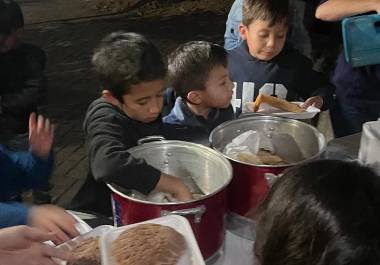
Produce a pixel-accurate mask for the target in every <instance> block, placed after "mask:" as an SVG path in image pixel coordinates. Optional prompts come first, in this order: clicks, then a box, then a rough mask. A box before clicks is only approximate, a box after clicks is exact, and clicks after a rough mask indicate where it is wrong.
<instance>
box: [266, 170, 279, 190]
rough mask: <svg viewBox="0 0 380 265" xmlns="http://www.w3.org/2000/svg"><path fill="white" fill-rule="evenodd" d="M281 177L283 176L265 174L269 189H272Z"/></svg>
mask: <svg viewBox="0 0 380 265" xmlns="http://www.w3.org/2000/svg"><path fill="white" fill-rule="evenodd" d="M281 176H282V174H279V175H276V174H273V173H265V174H264V178H265V180H266V181H267V183H268V186H269V187H272V186H273V184H274V183H275V182H276V180H278V179H279V178H280V177H281Z"/></svg>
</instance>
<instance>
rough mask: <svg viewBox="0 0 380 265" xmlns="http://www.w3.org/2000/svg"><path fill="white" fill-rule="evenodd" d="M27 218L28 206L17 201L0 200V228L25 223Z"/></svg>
mask: <svg viewBox="0 0 380 265" xmlns="http://www.w3.org/2000/svg"><path fill="white" fill-rule="evenodd" d="M27 220H28V208H27V207H26V206H25V205H24V204H22V203H18V202H6V203H4V202H0V228H4V227H9V226H15V225H25V224H27Z"/></svg>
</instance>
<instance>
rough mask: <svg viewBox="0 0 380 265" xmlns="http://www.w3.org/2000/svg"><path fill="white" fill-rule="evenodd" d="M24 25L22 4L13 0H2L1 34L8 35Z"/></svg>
mask: <svg viewBox="0 0 380 265" xmlns="http://www.w3.org/2000/svg"><path fill="white" fill-rule="evenodd" d="M22 27H24V16H23V14H22V11H21V8H20V6H19V5H18V4H17V3H16V2H15V1H13V0H0V36H8V35H10V34H11V33H13V32H14V31H15V30H17V29H19V28H22Z"/></svg>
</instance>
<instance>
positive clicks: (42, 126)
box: [29, 112, 54, 158]
mask: <svg viewBox="0 0 380 265" xmlns="http://www.w3.org/2000/svg"><path fill="white" fill-rule="evenodd" d="M53 139H54V128H53V126H52V125H51V124H50V121H49V119H45V118H44V117H43V116H41V115H38V117H36V114H35V113H34V112H33V113H31V114H30V116H29V145H30V148H31V151H32V152H33V154H35V155H36V156H38V157H41V158H47V157H48V156H49V153H50V150H51V147H52V145H53Z"/></svg>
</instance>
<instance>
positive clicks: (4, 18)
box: [0, 0, 46, 150]
mask: <svg viewBox="0 0 380 265" xmlns="http://www.w3.org/2000/svg"><path fill="white" fill-rule="evenodd" d="M23 26H24V17H23V14H22V11H21V9H20V7H19V5H18V4H17V3H16V2H14V1H13V0H0V142H1V143H3V144H6V145H7V146H8V147H10V148H12V149H18V150H20V149H21V150H22V149H27V146H28V119H29V115H30V113H32V112H36V111H37V108H38V106H39V105H40V104H41V103H42V101H43V99H44V97H45V96H46V95H45V93H46V91H45V86H44V68H45V60H46V58H45V53H44V51H43V50H42V49H41V48H39V47H37V46H34V45H32V44H27V43H23V42H22V41H21V35H22V31H23Z"/></svg>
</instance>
